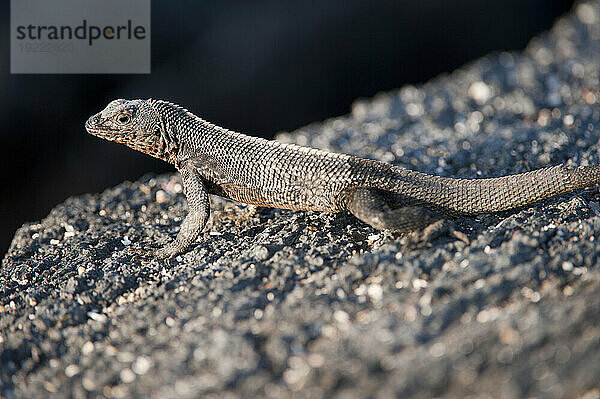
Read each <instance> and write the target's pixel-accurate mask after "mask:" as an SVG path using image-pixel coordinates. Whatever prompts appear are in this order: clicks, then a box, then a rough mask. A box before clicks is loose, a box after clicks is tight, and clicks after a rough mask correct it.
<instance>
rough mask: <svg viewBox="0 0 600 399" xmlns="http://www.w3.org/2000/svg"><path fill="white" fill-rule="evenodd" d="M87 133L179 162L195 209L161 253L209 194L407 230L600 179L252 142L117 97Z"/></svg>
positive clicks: (187, 240) (158, 106)
mask: <svg viewBox="0 0 600 399" xmlns="http://www.w3.org/2000/svg"><path fill="white" fill-rule="evenodd" d="M86 129H87V131H88V132H89V133H91V134H93V135H95V136H98V137H102V138H104V139H107V140H110V141H115V142H118V143H122V144H126V145H128V146H129V147H131V148H134V149H136V150H138V151H141V152H144V153H146V154H149V155H152V156H154V157H157V158H160V159H162V160H165V161H167V162H169V163H172V164H174V165H175V167H176V168H177V170H178V171H179V173H180V174H181V177H182V180H183V184H184V192H185V195H186V197H187V200H188V206H189V213H188V216H187V217H186V219H185V221H184V222H183V224H182V225H181V229H180V231H179V234H178V235H177V238H176V239H175V240H174V241H173V242H171V243H170V244H169V245H167V246H165V247H164V248H161V249H160V250H158V251H157V253H156V255H157V256H158V257H161V258H166V257H172V256H174V255H177V254H178V253H181V252H183V251H185V250H186V249H187V248H188V247H189V246H190V244H192V243H193V242H194V241H195V240H196V238H197V237H198V234H199V233H200V232H201V231H202V229H203V228H204V225H205V224H206V222H207V220H208V218H209V215H210V202H209V198H208V194H215V195H219V196H222V197H225V198H230V199H233V200H236V201H239V202H243V203H246V204H254V205H259V206H270V207H276V208H285V209H302V210H313V211H327V212H340V211H345V210H349V211H350V212H351V213H352V214H354V215H355V216H356V217H357V218H359V219H360V220H362V221H364V222H366V223H368V224H370V225H372V226H373V227H375V228H378V229H389V230H393V231H401V232H408V231H414V230H419V229H422V228H424V227H426V226H428V225H430V224H431V223H433V222H435V221H437V220H440V219H442V217H443V216H442V215H445V216H458V215H474V214H478V213H489V212H498V211H503V210H507V209H512V208H516V207H520V206H523V205H527V204H531V203H533V202H536V201H539V200H542V199H545V198H548V197H551V196H554V195H557V194H561V193H564V192H567V191H571V190H575V189H579V188H583V187H586V186H589V185H592V184H597V183H599V182H600V168H599V167H598V166H590V167H585V168H569V167H566V166H563V165H558V166H553V167H549V168H544V169H540V170H536V171H533V172H528V173H522V174H518V175H512V176H504V177H498V178H493V179H475V180H468V179H451V178H443V177H437V176H431V175H426V174H423V173H419V172H414V171H411V170H407V169H403V168H399V167H396V166H393V165H390V164H386V163H383V162H377V161H371V160H367V159H361V158H357V157H353V156H350V155H344V154H335V153H330V152H327V151H322V150H317V149H312V148H306V147H300V146H297V145H293V144H283V143H279V142H276V141H269V140H265V139H261V138H255V137H250V136H246V135H243V134H241V133H236V132H232V131H229V130H227V129H223V128H221V127H218V126H215V125H213V124H211V123H209V122H207V121H205V120H203V119H201V118H199V117H197V116H195V115H193V114H192V113H190V112H189V111H187V110H186V109H184V108H182V107H180V106H178V105H175V104H172V103H169V102H166V101H162V100H153V99H148V100H115V101H112V102H111V103H110V104H108V106H107V107H106V108H105V109H104V110H103V111H102V112H100V113H98V114H96V115H94V116H92V117H91V118H90V119H89V120H88V121H87V122H86Z"/></svg>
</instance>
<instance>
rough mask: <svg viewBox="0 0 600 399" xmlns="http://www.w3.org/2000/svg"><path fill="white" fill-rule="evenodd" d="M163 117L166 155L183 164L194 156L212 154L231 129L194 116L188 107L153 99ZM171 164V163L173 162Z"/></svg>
mask: <svg viewBox="0 0 600 399" xmlns="http://www.w3.org/2000/svg"><path fill="white" fill-rule="evenodd" d="M151 101H152V102H153V106H154V108H155V109H156V110H157V112H158V113H159V115H160V119H161V122H162V125H163V126H162V129H163V131H164V137H163V139H164V141H165V142H166V148H165V151H164V153H165V155H166V156H167V157H168V158H169V159H173V160H175V161H182V160H185V159H188V158H189V157H190V156H198V155H201V154H208V153H210V152H211V147H214V145H215V143H216V142H217V141H218V140H219V137H220V136H222V135H225V134H227V130H226V129H223V128H221V127H219V126H216V125H214V124H212V123H210V122H207V121H205V120H204V119H202V118H200V117H198V116H196V115H194V114H192V113H191V112H190V111H188V110H187V109H186V108H183V107H181V106H179V105H177V104H173V103H170V102H167V101H164V100H151ZM169 162H170V161H169Z"/></svg>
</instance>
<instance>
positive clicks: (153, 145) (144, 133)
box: [85, 99, 174, 162]
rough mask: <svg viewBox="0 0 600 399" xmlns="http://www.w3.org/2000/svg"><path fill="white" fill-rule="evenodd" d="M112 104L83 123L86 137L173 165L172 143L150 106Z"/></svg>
mask: <svg viewBox="0 0 600 399" xmlns="http://www.w3.org/2000/svg"><path fill="white" fill-rule="evenodd" d="M153 101H154V100H122V99H119V100H114V101H111V102H110V103H109V104H108V105H107V106H106V108H104V109H103V110H102V111H101V112H99V113H97V114H96V115H93V116H91V117H90V118H89V119H88V120H87V122H86V123H85V128H86V130H87V131H88V133H90V134H93V135H94V136H98V137H101V138H103V139H106V140H110V141H115V142H117V143H121V144H125V145H127V146H129V147H131V148H133V149H135V150H138V151H141V152H144V153H146V154H149V155H152V156H154V157H157V158H160V159H162V160H165V161H167V162H173V157H174V154H173V152H172V151H167V148H169V149H171V148H170V147H172V145H171V144H172V143H168V141H169V140H168V137H167V134H166V132H165V128H164V125H163V123H162V121H161V119H160V116H159V114H158V112H156V110H155V108H154V106H153V104H152V102H153Z"/></svg>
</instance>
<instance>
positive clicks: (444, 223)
mask: <svg viewBox="0 0 600 399" xmlns="http://www.w3.org/2000/svg"><path fill="white" fill-rule="evenodd" d="M444 236H448V237H454V238H456V239H458V240H460V241H462V242H464V243H465V244H469V238H468V237H467V235H466V234H465V233H463V232H462V231H459V230H457V229H456V224H455V223H454V222H453V221H451V220H448V219H440V220H438V221H436V222H433V223H431V224H430V225H429V226H427V227H425V228H424V229H423V230H420V231H414V232H412V233H410V234H409V235H407V236H406V237H405V238H404V240H403V241H404V243H405V244H408V245H416V246H421V245H424V244H428V243H430V242H431V241H433V240H435V239H437V238H440V237H444Z"/></svg>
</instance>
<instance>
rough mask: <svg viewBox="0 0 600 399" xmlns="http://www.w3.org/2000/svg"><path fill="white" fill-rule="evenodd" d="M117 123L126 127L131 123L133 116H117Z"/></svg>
mask: <svg viewBox="0 0 600 399" xmlns="http://www.w3.org/2000/svg"><path fill="white" fill-rule="evenodd" d="M117 121H118V122H119V123H120V124H121V125H126V124H128V123H129V122H130V121H131V115H129V114H120V115H118V116H117Z"/></svg>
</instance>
